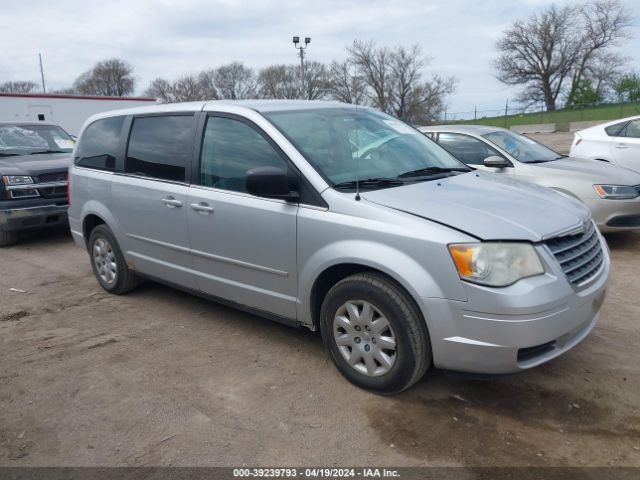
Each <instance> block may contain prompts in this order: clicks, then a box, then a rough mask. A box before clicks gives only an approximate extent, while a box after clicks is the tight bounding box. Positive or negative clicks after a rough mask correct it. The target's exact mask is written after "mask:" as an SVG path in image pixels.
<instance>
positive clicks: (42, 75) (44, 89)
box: [38, 53, 47, 93]
mask: <svg viewBox="0 0 640 480" xmlns="http://www.w3.org/2000/svg"><path fill="white" fill-rule="evenodd" d="M38 58H39V59H40V78H41V79H42V93H47V89H46V87H45V86H44V70H43V68H42V54H41V53H39V54H38Z"/></svg>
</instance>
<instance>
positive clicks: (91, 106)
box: [0, 93, 156, 136]
mask: <svg viewBox="0 0 640 480" xmlns="http://www.w3.org/2000/svg"><path fill="white" fill-rule="evenodd" d="M154 103H156V99H155V98H144V97H93V96H82V95H56V94H52V95H45V94H38V93H0V122H47V123H55V124H56V125H60V126H61V127H62V128H64V129H65V130H66V131H67V132H69V133H70V134H71V135H76V136H77V135H78V134H79V133H80V129H81V128H82V125H83V124H84V122H85V120H86V119H87V118H89V117H90V116H91V115H93V114H94V113H100V112H106V111H109V110H119V109H121V108H132V107H141V106H146V105H152V104H154Z"/></svg>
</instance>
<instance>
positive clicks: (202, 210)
mask: <svg viewBox="0 0 640 480" xmlns="http://www.w3.org/2000/svg"><path fill="white" fill-rule="evenodd" d="M190 206H191V208H192V209H193V210H195V211H196V212H198V213H199V214H201V215H209V214H210V213H213V207H210V206H209V205H208V204H206V203H204V202H200V203H192V204H191V205H190Z"/></svg>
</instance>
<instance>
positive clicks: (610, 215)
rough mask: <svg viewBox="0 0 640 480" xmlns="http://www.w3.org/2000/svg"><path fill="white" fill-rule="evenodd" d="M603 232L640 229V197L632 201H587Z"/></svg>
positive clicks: (599, 199)
mask: <svg viewBox="0 0 640 480" xmlns="http://www.w3.org/2000/svg"><path fill="white" fill-rule="evenodd" d="M585 204H586V205H587V207H589V210H591V214H592V216H593V220H594V222H596V225H597V226H598V228H599V229H600V231H601V232H617V231H621V230H636V229H640V197H638V198H634V199H631V200H604V199H601V198H598V199H589V200H588V201H585Z"/></svg>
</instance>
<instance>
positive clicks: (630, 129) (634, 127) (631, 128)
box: [625, 120, 640, 138]
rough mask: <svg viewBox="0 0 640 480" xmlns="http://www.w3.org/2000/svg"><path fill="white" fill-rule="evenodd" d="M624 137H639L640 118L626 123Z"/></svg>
mask: <svg viewBox="0 0 640 480" xmlns="http://www.w3.org/2000/svg"><path fill="white" fill-rule="evenodd" d="M625 137H632V138H640V120H634V121H633V122H630V123H629V125H627V129H626V130H625Z"/></svg>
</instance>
